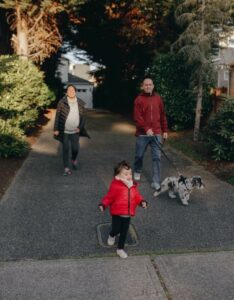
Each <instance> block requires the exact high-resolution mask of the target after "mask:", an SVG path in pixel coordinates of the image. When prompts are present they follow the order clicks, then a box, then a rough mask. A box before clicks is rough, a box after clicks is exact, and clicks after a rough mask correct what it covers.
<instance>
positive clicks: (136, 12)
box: [64, 0, 172, 111]
mask: <svg viewBox="0 0 234 300" xmlns="http://www.w3.org/2000/svg"><path fill="white" fill-rule="evenodd" d="M165 2H166V3H169V2H170V3H172V1H154V0H144V1H139V0H131V1H117V0H112V1H108V0H92V1H87V2H86V3H85V4H84V5H83V6H82V7H81V10H80V11H79V16H80V20H81V23H80V24H79V27H77V26H74V25H72V24H71V23H69V27H68V28H67V31H66V32H64V34H65V39H67V40H69V41H70V44H72V45H74V46H77V47H78V48H81V49H83V50H85V51H86V52H87V53H88V55H89V57H90V59H91V60H93V61H95V62H97V63H99V64H100V65H102V66H103V68H102V70H101V71H99V72H97V73H96V77H97V79H98V81H99V82H100V83H101V85H99V88H98V94H99V98H98V99H99V100H100V101H99V104H101V105H102V106H103V105H105V107H107V108H109V109H114V110H119V111H121V110H122V111H126V110H130V109H132V102H133V98H134V96H135V94H136V87H137V85H138V83H139V80H141V79H142V77H143V76H144V73H145V69H146V68H147V67H148V66H149V64H150V62H151V60H152V58H153V56H154V52H155V48H156V47H157V44H156V43H157V42H158V40H156V36H157V35H158V34H159V32H160V30H161V24H162V22H161V23H160V20H161V19H162V15H163V14H162V11H163V7H165ZM91 10H92V13H90V11H91ZM167 12H168V9H165V11H164V14H166V13H167ZM82 20H83V21H82ZM95 99H96V100H97V97H95Z"/></svg>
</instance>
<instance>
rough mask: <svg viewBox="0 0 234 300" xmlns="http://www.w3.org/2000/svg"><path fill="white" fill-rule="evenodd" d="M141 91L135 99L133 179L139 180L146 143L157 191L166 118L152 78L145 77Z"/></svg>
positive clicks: (153, 184) (158, 188)
mask: <svg viewBox="0 0 234 300" xmlns="http://www.w3.org/2000/svg"><path fill="white" fill-rule="evenodd" d="M142 89H143V92H142V93H141V94H140V95H139V96H138V97H137V98H136V99H135V103H134V121H135V124H136V137H137V139H136V152H135V162H134V179H135V180H140V177H141V172H142V166H143V158H144V154H145V151H146V149H147V147H148V145H150V146H151V155H152V171H153V176H152V187H153V188H154V189H155V190H157V191H159V190H160V182H161V178H160V176H161V165H160V161H161V151H160V149H159V147H158V145H159V146H160V147H161V143H162V138H163V139H167V137H168V134H167V119H166V114H165V111H164V104H163V101H162V98H161V97H160V96H159V95H158V94H156V93H155V92H154V84H153V80H152V79H151V78H150V77H146V78H145V79H144V80H143V83H142Z"/></svg>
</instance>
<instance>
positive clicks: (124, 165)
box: [114, 160, 131, 176]
mask: <svg viewBox="0 0 234 300" xmlns="http://www.w3.org/2000/svg"><path fill="white" fill-rule="evenodd" d="M123 169H126V170H130V169H131V166H130V164H129V163H128V162H126V161H125V160H122V161H121V162H120V163H118V164H117V165H116V166H115V167H114V176H116V175H118V174H119V173H120V172H121V171H122V170H123Z"/></svg>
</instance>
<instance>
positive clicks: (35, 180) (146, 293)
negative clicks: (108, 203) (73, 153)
mask: <svg viewBox="0 0 234 300" xmlns="http://www.w3.org/2000/svg"><path fill="white" fill-rule="evenodd" d="M52 124H53V122H52V121H51V122H49V123H48V124H47V126H45V127H44V130H43V133H42V134H41V136H40V138H39V139H38V141H37V143H36V144H34V146H33V149H32V151H31V153H30V155H29V157H28V158H27V159H26V160H25V162H24V164H23V166H22V167H21V169H20V170H19V172H18V173H17V175H16V177H15V179H14V180H13V182H12V184H11V186H10V187H9V189H8V190H7V192H6V193H5V195H4V196H3V197H2V199H1V201H0V232H1V234H0V262H1V263H0V285H1V286H2V287H3V288H2V289H1V291H0V299H82V300H83V299H84V300H86V299H87V300H88V299H91V300H92V299H142V300H143V299H189V300H190V299H198V300H200V299H234V288H233V286H234V284H233V282H234V275H233V274H234V271H233V270H234V268H233V261H234V259H233V258H234V256H233V253H234V252H233V251H232V250H233V249H234V230H233V228H234V218H233V215H234V205H233V202H234V193H233V192H234V188H233V187H232V186H231V185H229V184H227V183H225V182H222V181H220V180H218V179H217V178H216V177H215V176H213V175H212V174H210V173H209V172H207V171H205V170H204V169H203V167H201V166H198V165H197V164H195V163H194V162H192V161H191V160H189V159H188V158H186V157H185V156H183V155H182V154H180V153H178V152H177V151H175V150H173V149H171V148H169V147H168V146H167V145H165V147H164V149H165V151H166V153H167V155H168V156H169V157H170V159H171V160H172V161H173V163H174V164H175V165H176V166H177V168H178V169H179V170H180V172H181V173H182V174H183V175H185V176H193V175H200V176H202V178H203V181H204V182H205V185H206V188H205V189H204V190H203V191H194V192H193V193H192V196H191V201H190V204H189V206H187V207H185V206H182V205H181V204H180V203H179V202H178V201H177V200H174V199H173V200H172V199H169V198H168V196H167V195H166V194H162V195H160V196H159V197H157V198H155V197H153V195H152V194H153V191H152V189H151V187H150V183H151V180H150V178H151V160H150V152H149V151H148V152H147V154H146V157H145V161H144V170H143V176H142V180H141V183H140V186H139V189H140V191H141V193H142V194H143V195H144V197H145V199H146V200H147V201H148V202H149V207H148V209H147V210H143V209H141V208H139V209H138V212H137V215H136V217H135V218H133V219H132V224H133V226H134V228H135V230H136V235H137V243H135V244H134V245H129V246H128V247H127V251H128V253H129V255H130V257H129V258H128V259H127V260H124V262H123V261H121V260H120V259H119V258H116V257H115V250H114V249H112V248H110V247H103V245H102V243H100V241H99V239H98V228H99V227H100V225H102V224H104V223H106V222H109V221H110V216H109V214H108V212H105V213H104V214H101V213H100V212H99V211H98V209H97V204H98V203H99V201H100V199H101V198H102V196H103V195H104V194H105V193H106V192H107V189H108V186H109V183H110V181H111V179H112V176H113V167H114V165H115V164H116V163H117V162H119V161H120V160H123V159H126V160H128V161H129V162H130V163H133V159H134V148H135V137H134V126H133V125H132V124H131V123H130V122H129V121H128V120H126V119H124V118H123V117H121V116H118V115H111V114H109V113H105V112H90V113H89V114H88V121H87V128H88V130H89V133H90V135H91V140H88V139H85V138H82V139H81V149H80V155H79V160H78V161H79V162H78V170H77V171H74V172H73V174H72V175H71V176H69V177H64V176H63V175H62V174H63V168H62V160H61V147H60V146H59V144H58V143H57V142H56V141H55V140H53V138H52ZM173 175H176V173H175V170H174V169H173V167H172V166H171V165H170V163H169V162H168V161H167V160H166V159H165V158H164V157H163V159H162V178H164V177H165V176H173ZM200 252H206V253H205V254H204V253H200ZM179 253H183V254H182V255H181V254H179ZM208 253H209V254H208ZM199 255H200V256H199ZM188 261H189V262H190V264H188ZM173 263H174V264H176V265H175V266H174V267H173ZM199 263H200V264H199ZM119 264H121V265H119ZM80 265H81V266H80ZM100 265H101V266H102V268H100ZM116 265H119V266H125V267H126V268H127V269H126V270H122V269H121V268H120V269H118V268H117V267H116ZM48 268H49V270H50V272H51V273H50V272H47V269H48ZM82 268H83V269H82ZM215 268H217V270H216V269H215ZM143 270H145V271H143ZM181 270H183V271H184V273H183V272H181ZM80 272H83V273H85V272H86V273H85V274H86V275H85V276H84V278H83V279H82V276H81V274H80ZM126 272H127V275H128V276H127V277H126V278H125V275H126V274H125V273H126ZM141 272H142V274H141ZM190 272H191V273H192V274H195V275H196V274H198V275H197V276H195V275H194V276H192V278H190V276H191V274H190ZM211 272H215V274H219V276H220V278H221V279H223V280H218V279H219V277H217V276H216V275H213V276H214V277H215V278H216V279H217V278H218V279H217V283H216V281H215V280H211V279H210V273H211ZM217 272H218V273H217ZM83 273H82V274H83ZM92 273H93V275H91V274H92ZM107 273H110V274H111V276H112V277H113V280H112V281H107V280H106V277H105V276H106V275H105V276H104V274H107ZM138 273H140V275H139V274H138ZM95 274H96V277H95ZM98 274H99V275H98ZM152 274H153V275H152ZM178 274H179V275H178ZM188 275H190V276H188ZM199 275H202V276H201V277H199ZM48 276H49V278H50V280H49V279H48V278H47V277H48ZM141 276H143V277H141ZM152 276H153V277H152ZM40 278H47V279H48V280H47V281H46V280H44V279H43V281H41V282H40ZM78 278H79V280H80V281H77V280H78ZM95 278H96V280H95ZM108 278H109V277H108ZM127 278H128V280H127ZM143 278H146V285H147V288H146V287H145V285H144V284H141V281H142V280H143ZM149 278H151V279H150V280H149ZM103 280H104V282H105V283H106V285H105V284H103V282H102V281H103ZM63 281H65V283H66V282H67V285H66V284H65V283H64V282H63ZM128 281H129V282H128ZM143 281H144V280H143ZM199 281H200V282H203V285H201V287H202V289H201V291H203V294H202V292H201V293H200V294H199V293H198V292H199V291H200V290H199V286H200V285H199V284H200V283H199ZM68 282H69V284H68ZM76 282H79V284H78V285H75V283H76ZM117 282H118V284H120V286H121V287H122V290H121V291H122V292H120V288H119V287H118V284H117ZM126 282H127V285H126ZM136 282H137V284H136ZM139 282H140V283H139ZM12 283H14V289H13V290H12V289H11V284H12ZM182 283H183V284H182ZM191 283H194V284H191ZM218 283H220V286H218ZM64 285H65V286H64ZM210 285H211V286H213V289H214V291H212V289H211V288H210ZM58 286H59V287H58ZM69 289H70V292H69ZM62 290H63V292H62ZM91 291H92V292H91ZM17 293H18V294H17ZM97 293H100V298H98V297H97ZM201 294H202V295H203V296H201ZM17 295H18V296H17ZM56 295H57V296H56ZM111 295H112V296H111ZM214 295H216V296H214Z"/></svg>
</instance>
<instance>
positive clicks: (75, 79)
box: [68, 73, 93, 85]
mask: <svg viewBox="0 0 234 300" xmlns="http://www.w3.org/2000/svg"><path fill="white" fill-rule="evenodd" d="M68 82H69V83H73V84H84V85H93V83H92V82H90V81H88V80H86V79H83V78H80V77H78V76H75V75H72V74H71V73H68Z"/></svg>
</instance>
